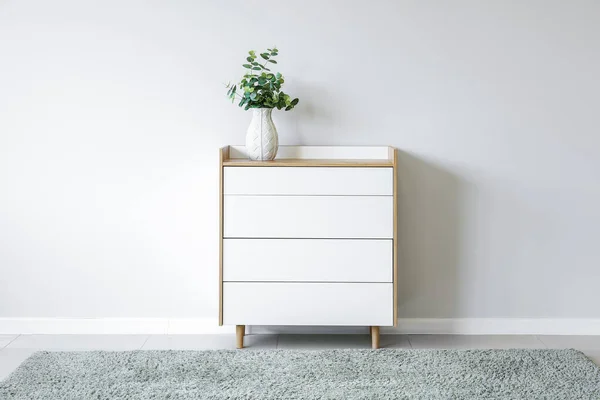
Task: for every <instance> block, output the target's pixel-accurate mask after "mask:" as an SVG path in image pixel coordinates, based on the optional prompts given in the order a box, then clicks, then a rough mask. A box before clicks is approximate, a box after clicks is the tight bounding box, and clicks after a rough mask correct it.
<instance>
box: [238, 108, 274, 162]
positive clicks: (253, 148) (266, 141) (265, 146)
mask: <svg viewBox="0 0 600 400" xmlns="http://www.w3.org/2000/svg"><path fill="white" fill-rule="evenodd" d="M272 112H273V109H272V108H255V109H253V110H252V121H250V126H249V127H248V133H247V134H246V153H248V158H249V159H251V160H260V161H265V160H273V159H274V158H275V156H276V155H277V149H278V148H279V139H278V137H277V129H276V128H275V124H273V119H272V118H271V113H272Z"/></svg>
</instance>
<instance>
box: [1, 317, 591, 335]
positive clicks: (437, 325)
mask: <svg viewBox="0 0 600 400" xmlns="http://www.w3.org/2000/svg"><path fill="white" fill-rule="evenodd" d="M234 332H235V327H233V326H218V323H217V319H216V318H0V334H143V335H150V334H155V335H165V334H173V335H177V334H232V333H234ZM367 332H368V330H367V327H337V326H315V327H312V326H251V327H249V332H248V333H251V334H263V333H300V334H304V333H339V334H361V333H362V334H366V333H367ZM381 333H382V334H456V335H600V319H585V318H579V319H561V318H558V319H555V318H403V319H399V320H398V327H396V328H394V327H383V328H382V329H381Z"/></svg>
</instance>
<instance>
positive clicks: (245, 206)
mask: <svg viewBox="0 0 600 400" xmlns="http://www.w3.org/2000/svg"><path fill="white" fill-rule="evenodd" d="M223 202H224V216H223V218H224V222H223V224H224V227H223V230H224V233H223V236H224V237H225V238H260V237H262V238H340V239H341V238H363V239H365V238H378V239H391V238H392V235H393V215H394V213H393V197H392V196H225V197H224V200H223Z"/></svg>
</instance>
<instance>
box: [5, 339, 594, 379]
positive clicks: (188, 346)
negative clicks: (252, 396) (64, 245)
mask: <svg viewBox="0 0 600 400" xmlns="http://www.w3.org/2000/svg"><path fill="white" fill-rule="evenodd" d="M244 340H245V345H246V346H247V347H248V350H252V349H276V348H278V349H308V350H310V349H334V348H335V349H341V348H353V349H356V348H364V349H368V348H370V344H371V341H370V337H369V336H368V335H247V336H246V337H245V339H244ZM381 346H382V347H383V348H405V349H410V348H415V349H427V348H436V349H485V348H488V349H509V348H574V349H577V350H581V351H583V352H584V353H585V354H586V355H587V356H588V357H590V359H592V360H593V361H594V362H595V363H596V364H598V365H600V336H527V335H506V336H496V335H483V336H478V335H382V336H381ZM233 348H235V335H0V379H4V378H5V377H7V376H8V375H9V374H10V373H11V372H12V371H13V370H14V369H15V368H17V367H18V366H19V364H21V362H23V361H24V360H25V359H26V358H27V357H29V356H30V355H31V354H33V353H34V352H35V351H39V350H49V351H77V350H79V351H82V350H83V351H85V350H117V351H118V350H138V349H142V350H166V349H173V350H203V349H233Z"/></svg>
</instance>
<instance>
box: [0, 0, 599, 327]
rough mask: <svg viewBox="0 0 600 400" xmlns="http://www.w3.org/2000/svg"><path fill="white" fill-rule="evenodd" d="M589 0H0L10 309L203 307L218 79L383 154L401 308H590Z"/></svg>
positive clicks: (310, 137) (595, 43) (466, 312)
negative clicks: (394, 183)
mask: <svg viewBox="0 0 600 400" xmlns="http://www.w3.org/2000/svg"><path fill="white" fill-rule="evenodd" d="M599 37H600V2H597V1H592V0H590V1H584V0H579V1H569V2H567V1H541V0H540V1H526V2H523V1H516V0H515V1H500V0H498V1H475V0H473V1H453V2H446V1H416V0H415V1H391V0H390V1H368V2H355V1H352V2H350V1H341V0H340V1H296V2H288V1H271V0H268V1H267V0H261V1H248V0H244V1H237V0H236V1H231V0H228V1H216V0H215V1H183V0H171V1H162V2H159V1H141V0H140V1H134V0H126V1H76V0H72V1H69V0H56V1H52V2H48V1H42V0H32V1H16V0H13V1H6V0H4V1H0V55H1V56H0V57H1V59H0V317H4V318H13V317H146V318H154V317H156V318H186V317H189V318H216V312H217V260H218V258H217V256H218V254H217V251H218V250H217V243H218V242H217V227H218V222H217V219H218V217H217V183H218V182H217V180H218V177H217V176H218V167H217V163H218V158H217V148H218V147H220V146H223V145H226V144H240V143H243V142H244V133H245V129H246V127H247V125H248V122H249V118H250V116H249V114H247V113H245V112H243V111H242V110H240V109H238V108H237V107H235V106H233V105H231V104H228V102H227V101H226V99H225V89H224V87H223V83H224V82H227V81H228V80H233V79H236V78H238V77H239V76H240V75H241V74H242V68H241V66H240V64H241V63H242V62H243V60H244V57H245V53H246V51H247V50H249V49H256V50H260V49H263V48H267V47H270V46H271V45H277V46H278V47H279V48H280V57H279V59H280V63H279V65H278V66H279V70H280V71H281V72H282V73H283V74H284V75H285V76H286V78H287V81H286V86H287V87H286V89H287V90H288V91H289V93H290V94H293V95H295V96H298V97H299V98H300V100H301V102H300V104H299V106H298V107H297V109H295V110H294V111H292V112H289V113H284V112H278V113H276V115H275V120H276V123H277V126H278V128H279V132H280V141H281V142H282V143H283V144H311V145H319V144H321V145H393V146H397V147H398V148H400V149H401V150H402V153H401V156H400V163H401V167H402V169H401V172H400V189H401V190H400V192H401V198H400V202H401V205H400V213H401V218H400V231H401V262H402V264H401V268H400V271H401V272H400V279H401V285H400V289H401V291H400V293H401V299H400V300H401V304H400V316H401V317H403V318H455V317H456V318H458V317H465V318H478V317H489V318H495V317H514V318H518V317H520V318H529V317H540V318H543V317H547V318H600V308H599V307H598V304H600V291H599V290H598V282H599V281H600V268H599V260H600V257H599V255H598V254H599V253H598V244H597V241H598V238H599V237H600V211H599V206H598V205H599V204H600V186H599V178H600V158H599V157H598V156H597V155H598V149H599V148H600V117H599V115H600V113H598V107H599V105H600V97H599V93H600V79H598V71H600V41H599V40H598V38H599Z"/></svg>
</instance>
